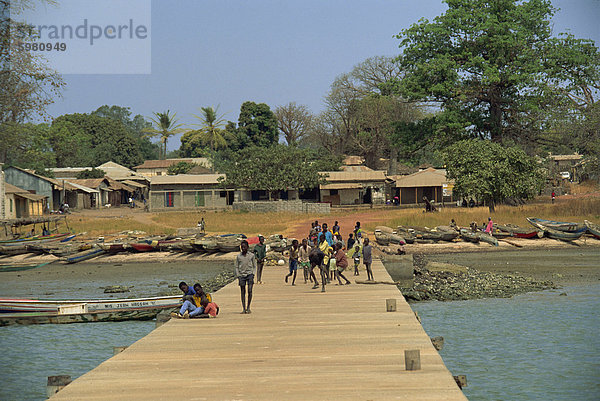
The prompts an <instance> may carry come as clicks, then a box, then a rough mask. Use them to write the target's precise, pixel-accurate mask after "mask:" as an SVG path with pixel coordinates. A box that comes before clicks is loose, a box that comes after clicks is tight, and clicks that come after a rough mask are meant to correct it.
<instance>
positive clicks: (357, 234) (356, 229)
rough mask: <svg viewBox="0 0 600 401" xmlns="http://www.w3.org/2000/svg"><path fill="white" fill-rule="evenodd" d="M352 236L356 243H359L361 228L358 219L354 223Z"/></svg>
mask: <svg viewBox="0 0 600 401" xmlns="http://www.w3.org/2000/svg"><path fill="white" fill-rule="evenodd" d="M354 238H355V239H356V242H358V243H360V241H361V240H362V229H361V228H360V221H357V222H356V225H355V226H354Z"/></svg>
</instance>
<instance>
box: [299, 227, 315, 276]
mask: <svg viewBox="0 0 600 401" xmlns="http://www.w3.org/2000/svg"><path fill="white" fill-rule="evenodd" d="M311 250H312V249H311V247H310V246H308V241H307V240H306V238H304V239H303V240H302V245H300V248H299V249H298V261H299V262H300V267H302V272H303V273H304V284H306V283H307V282H308V280H310V282H311V283H312V281H313V280H312V277H310V276H309V273H308V270H309V268H310V260H309V258H308V255H309V254H310V251H311Z"/></svg>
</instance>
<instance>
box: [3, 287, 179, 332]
mask: <svg viewBox="0 0 600 401" xmlns="http://www.w3.org/2000/svg"><path fill="white" fill-rule="evenodd" d="M180 303H181V297H180V296H179V295H175V296H167V297H152V298H137V299H115V300H112V299H111V300H81V301H68V300H64V301H61V300H56V301H52V300H45V301H44V300H31V299H0V312H2V313H0V326H7V325H12V324H45V323H54V324H63V323H86V322H115V321H123V320H148V319H153V318H154V317H156V315H157V314H158V312H160V311H161V310H164V309H171V308H175V307H177V306H179V305H180Z"/></svg>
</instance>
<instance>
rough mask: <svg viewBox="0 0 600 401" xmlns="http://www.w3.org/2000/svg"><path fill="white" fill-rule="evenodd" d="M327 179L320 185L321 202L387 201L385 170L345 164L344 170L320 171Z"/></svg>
mask: <svg viewBox="0 0 600 401" xmlns="http://www.w3.org/2000/svg"><path fill="white" fill-rule="evenodd" d="M319 174H321V175H322V176H325V177H326V178H325V180H326V181H327V182H326V183H324V184H321V185H320V186H319V192H320V199H319V200H320V202H328V203H330V204H331V205H361V204H383V203H385V185H386V176H385V171H383V170H371V169H370V168H368V167H366V166H358V165H354V166H349V165H346V166H343V167H342V171H323V172H320V173H319Z"/></svg>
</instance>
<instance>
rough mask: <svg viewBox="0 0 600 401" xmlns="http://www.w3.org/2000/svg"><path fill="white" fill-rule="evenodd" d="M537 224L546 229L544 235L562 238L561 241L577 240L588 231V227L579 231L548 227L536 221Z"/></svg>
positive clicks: (557, 238)
mask: <svg viewBox="0 0 600 401" xmlns="http://www.w3.org/2000/svg"><path fill="white" fill-rule="evenodd" d="M528 220H529V219H528ZM536 224H537V225H538V228H540V229H541V230H543V231H544V235H545V236H546V237H548V238H552V239H556V240H560V241H575V240H577V239H579V238H581V236H582V235H583V234H585V233H586V232H587V227H586V229H585V230H583V231H581V230H578V231H560V230H555V229H553V228H550V227H546V226H544V225H543V224H541V223H536Z"/></svg>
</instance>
